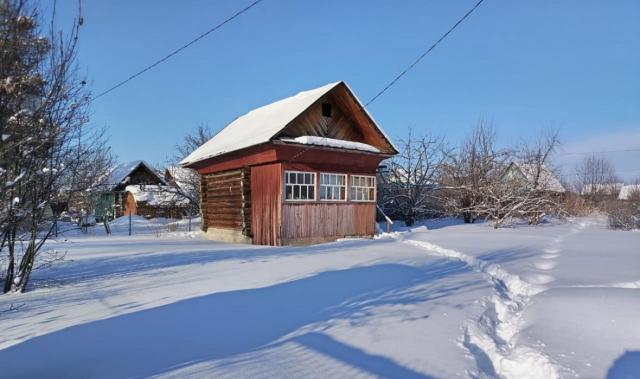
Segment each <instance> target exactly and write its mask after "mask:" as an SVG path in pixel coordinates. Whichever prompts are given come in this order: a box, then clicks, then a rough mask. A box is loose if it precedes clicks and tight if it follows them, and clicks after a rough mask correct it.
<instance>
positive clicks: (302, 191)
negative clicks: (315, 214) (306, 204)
mask: <svg viewBox="0 0 640 379" xmlns="http://www.w3.org/2000/svg"><path fill="white" fill-rule="evenodd" d="M300 199H302V200H306V199H307V186H302V187H301V188H300Z"/></svg>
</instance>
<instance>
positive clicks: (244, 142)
mask: <svg viewBox="0 0 640 379" xmlns="http://www.w3.org/2000/svg"><path fill="white" fill-rule="evenodd" d="M396 153H397V151H396V149H395V147H394V146H393V145H392V143H391V142H390V140H389V138H387V137H386V136H385V134H384V132H383V131H382V130H381V129H380V127H379V126H378V125H377V124H376V122H375V121H374V120H373V118H372V117H371V115H369V113H367V111H366V110H365V108H364V106H363V105H362V103H361V102H360V101H359V100H358V99H357V98H356V97H355V95H354V94H353V92H352V91H351V89H350V88H349V86H347V84H346V83H345V82H338V83H331V84H328V85H325V86H323V87H320V88H317V89H313V90H310V91H305V92H301V93H299V94H297V95H295V96H292V97H289V98H286V99H283V100H280V101H277V102H275V103H272V104H269V105H266V106H263V107H260V108H257V109H255V110H253V111H251V112H249V113H247V114H245V115H244V116H241V117H239V118H237V119H236V120H235V121H233V122H232V123H231V124H229V125H228V126H227V127H225V128H224V129H223V130H221V131H220V132H219V133H218V134H216V135H215V136H214V137H213V138H212V139H211V140H209V141H208V142H207V143H205V144H204V145H202V146H200V147H199V148H198V149H196V150H195V151H194V152H193V153H191V154H190V155H189V156H187V157H186V158H185V159H184V160H183V161H182V162H181V164H182V165H183V166H184V167H189V168H193V169H196V170H197V171H198V173H199V174H200V175H201V196H202V202H201V206H202V213H203V220H202V228H203V231H204V232H205V235H206V236H207V238H210V239H214V240H222V241H230V242H246V243H254V244H260V245H290V244H308V243H318V242H323V241H330V240H335V239H336V238H341V237H348V236H359V237H367V236H372V235H373V234H374V232H375V215H376V203H375V201H376V198H375V196H376V177H375V174H376V168H377V167H378V164H379V163H380V161H382V160H383V159H385V158H388V157H390V156H392V155H394V154H396Z"/></svg>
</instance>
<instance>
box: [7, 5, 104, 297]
mask: <svg viewBox="0 0 640 379" xmlns="http://www.w3.org/2000/svg"><path fill="white" fill-rule="evenodd" d="M54 11H55V10H54ZM38 20H39V15H38V12H37V8H36V7H35V6H30V5H29V4H28V3H27V1H25V0H10V1H3V2H2V3H0V135H1V136H2V138H1V141H0V187H1V188H3V190H2V191H0V203H1V204H2V208H1V210H0V233H1V238H2V240H1V242H0V252H3V254H4V253H5V252H6V254H7V256H6V262H7V263H6V269H5V274H4V278H3V279H4V287H3V290H4V292H9V291H25V289H26V288H27V285H28V283H29V278H30V275H31V271H32V269H33V268H34V266H35V262H36V257H37V256H38V254H39V253H40V251H41V249H42V247H43V245H44V243H45V242H46V240H47V239H48V238H49V236H50V235H51V233H52V230H53V228H54V225H55V223H53V222H52V214H51V213H52V212H51V209H52V203H53V202H54V201H55V199H56V197H57V196H59V194H60V193H61V192H64V190H68V191H69V192H71V191H72V189H73V188H74V186H73V183H75V181H76V179H77V178H78V167H79V165H80V162H81V161H82V159H79V157H87V156H88V155H89V154H90V153H89V152H90V151H91V149H92V148H94V147H95V146H92V145H91V142H90V138H87V137H86V136H83V130H84V125H85V124H86V123H87V120H88V117H87V112H86V109H87V105H88V103H89V101H90V96H89V93H88V91H87V90H86V89H85V81H84V80H82V79H80V78H78V76H77V75H76V66H75V63H74V62H75V57H76V51H77V41H78V32H79V28H80V22H79V20H80V17H78V18H77V19H76V20H75V21H74V22H73V24H72V27H71V29H70V30H69V32H68V33H66V34H64V33H62V32H58V31H56V29H55V28H54V20H55V17H52V21H51V26H50V27H49V30H48V37H42V36H41V35H42V31H41V30H40V26H39V23H38ZM69 183H71V184H72V185H69Z"/></svg>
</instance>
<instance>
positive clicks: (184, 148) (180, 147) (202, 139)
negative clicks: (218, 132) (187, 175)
mask: <svg viewBox="0 0 640 379" xmlns="http://www.w3.org/2000/svg"><path fill="white" fill-rule="evenodd" d="M214 135H215V133H214V132H213V131H212V130H211V128H210V127H209V124H207V123H200V124H198V126H197V127H196V130H195V131H194V132H193V133H190V134H187V135H186V136H184V139H183V140H182V143H179V144H177V145H176V150H175V155H174V159H173V160H174V162H176V163H177V162H180V161H181V160H183V159H184V158H186V156H187V155H189V154H191V153H192V152H193V151H194V150H195V149H197V148H199V147H200V146H202V145H204V144H205V143H206V142H207V141H209V140H210V139H211V138H213V136H214Z"/></svg>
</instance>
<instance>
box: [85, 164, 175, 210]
mask: <svg viewBox="0 0 640 379" xmlns="http://www.w3.org/2000/svg"><path fill="white" fill-rule="evenodd" d="M166 184H167V183H166V182H165V181H164V179H163V178H162V177H160V176H159V175H158V174H157V173H156V172H155V170H154V169H153V168H152V167H151V166H150V165H149V164H148V163H146V162H145V161H133V162H125V163H121V164H118V165H116V166H114V167H113V168H111V170H109V171H108V172H107V173H106V174H105V175H104V176H102V177H101V178H100V179H98V181H97V182H96V183H95V184H94V185H93V186H92V188H91V195H92V196H91V202H92V208H93V212H94V214H95V217H96V219H97V220H98V221H102V220H104V219H107V220H111V219H114V218H116V217H120V216H123V215H124V214H125V204H126V202H125V199H126V193H127V186H131V185H143V186H144V185H155V186H157V185H163V186H166ZM127 214H128V213H127Z"/></svg>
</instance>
